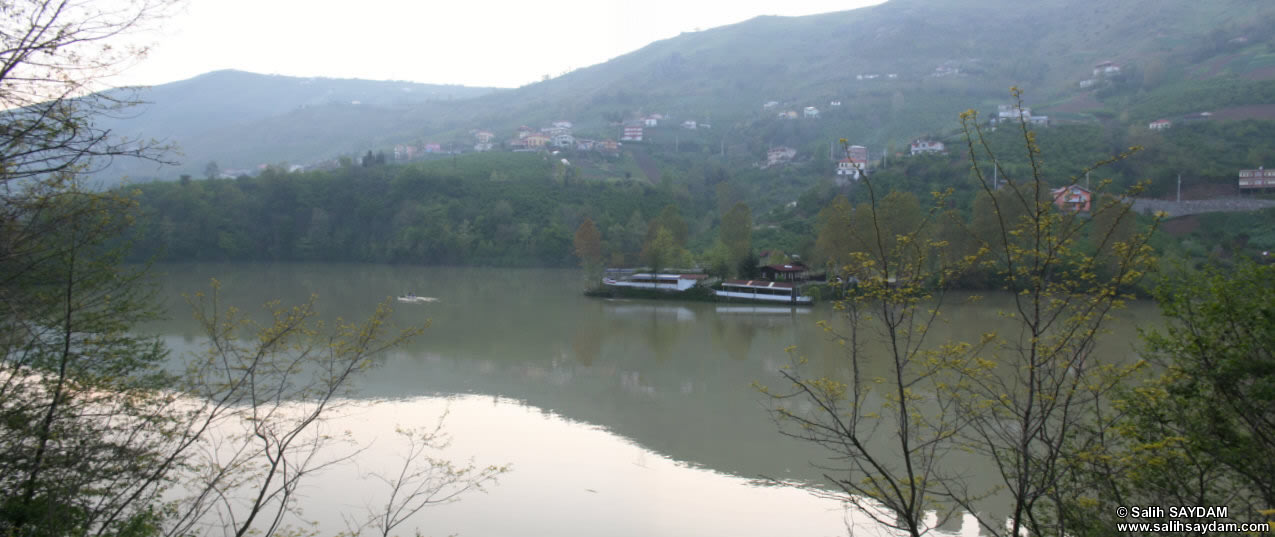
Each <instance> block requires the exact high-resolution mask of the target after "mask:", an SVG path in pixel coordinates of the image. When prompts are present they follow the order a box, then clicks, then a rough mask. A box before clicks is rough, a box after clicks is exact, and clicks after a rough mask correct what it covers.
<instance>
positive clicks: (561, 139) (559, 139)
mask: <svg viewBox="0 0 1275 537" xmlns="http://www.w3.org/2000/svg"><path fill="white" fill-rule="evenodd" d="M549 143H551V144H553V146H554V147H560V148H571V147H573V146H575V143H576V138H575V136H572V135H571V134H569V133H565V132H564V133H562V134H556V135H554V137H553V138H552V139H551V140H550V141H549Z"/></svg>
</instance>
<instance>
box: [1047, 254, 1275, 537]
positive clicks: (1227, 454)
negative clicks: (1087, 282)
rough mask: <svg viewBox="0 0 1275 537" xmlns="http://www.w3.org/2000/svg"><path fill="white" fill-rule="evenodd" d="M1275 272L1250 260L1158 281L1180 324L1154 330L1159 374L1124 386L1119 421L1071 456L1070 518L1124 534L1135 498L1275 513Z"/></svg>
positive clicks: (1085, 526) (1091, 531)
mask: <svg viewBox="0 0 1275 537" xmlns="http://www.w3.org/2000/svg"><path fill="white" fill-rule="evenodd" d="M1272 277H1275V266H1270V265H1267V266H1260V265H1256V264H1254V263H1251V262H1243V263H1241V264H1239V265H1238V266H1237V267H1235V268H1234V270H1223V269H1219V268H1208V269H1206V270H1205V271H1204V272H1203V273H1198V274H1191V273H1178V274H1175V275H1173V276H1171V277H1168V278H1166V279H1165V280H1164V281H1163V282H1162V283H1161V285H1160V286H1159V287H1157V289H1156V299H1157V301H1158V302H1159V303H1160V307H1161V310H1162V311H1163V313H1164V315H1165V317H1167V318H1168V319H1169V324H1168V325H1167V326H1166V327H1165V328H1164V329H1161V330H1153V331H1150V332H1148V333H1146V334H1145V335H1144V338H1145V340H1146V352H1145V353H1144V355H1145V356H1146V357H1147V359H1148V360H1149V361H1151V362H1152V363H1154V364H1155V365H1156V366H1158V368H1157V369H1158V373H1156V374H1155V375H1153V376H1151V377H1150V378H1149V379H1147V380H1146V381H1145V382H1143V383H1141V384H1136V385H1132V386H1129V387H1127V388H1125V389H1124V390H1122V391H1121V393H1120V394H1119V395H1118V397H1117V398H1116V400H1117V401H1116V403H1115V404H1114V405H1113V406H1114V408H1115V410H1117V411H1118V412H1119V414H1118V416H1119V419H1118V420H1117V422H1116V426H1115V427H1113V428H1111V429H1109V430H1107V431H1095V432H1094V434H1099V433H1102V435H1101V436H1099V437H1098V438H1099V439H1100V440H1101V441H1100V442H1095V443H1093V444H1089V445H1087V446H1084V447H1085V448H1087V449H1085V450H1083V451H1081V453H1080V455H1079V456H1076V457H1073V459H1072V460H1071V463H1072V465H1071V470H1072V471H1071V472H1069V473H1068V474H1067V476H1066V477H1067V478H1068V480H1067V484H1069V485H1072V486H1074V487H1075V491H1076V492H1075V493H1074V494H1073V498H1072V501H1070V502H1068V503H1067V504H1066V510H1065V511H1064V512H1063V516H1064V517H1065V518H1066V520H1067V521H1068V523H1069V525H1070V526H1071V527H1074V528H1076V530H1077V531H1078V532H1081V533H1085V534H1087V535H1114V534H1115V528H1116V523H1118V522H1123V521H1124V519H1122V518H1121V517H1118V516H1116V515H1115V513H1116V508H1117V507H1120V506H1130V505H1162V504H1167V505H1202V506H1208V505H1224V506H1227V507H1229V513H1228V515H1229V517H1228V518H1229V520H1230V521H1233V522H1252V521H1261V520H1269V519H1270V515H1272V514H1275V513H1272V512H1271V511H1270V509H1271V506H1275V482H1272V479H1271V476H1272V475H1275V287H1273V286H1271V285H1270V282H1271V278H1272ZM1167 518H1168V517H1166V520H1164V521H1167Z"/></svg>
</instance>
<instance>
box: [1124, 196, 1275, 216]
mask: <svg viewBox="0 0 1275 537" xmlns="http://www.w3.org/2000/svg"><path fill="white" fill-rule="evenodd" d="M1271 207H1275V200H1264V199H1253V198H1240V197H1227V198H1214V199H1207V200H1182V201H1168V200H1153V199H1144V198H1135V199H1134V200H1133V210H1134V211H1137V212H1139V213H1156V212H1160V211H1164V212H1165V213H1167V214H1168V216H1169V218H1174V217H1178V216H1187V215H1190V214H1200V213H1233V212H1242V211H1256V210H1260V209H1268V208H1271Z"/></svg>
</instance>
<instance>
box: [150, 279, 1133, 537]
mask: <svg viewBox="0 0 1275 537" xmlns="http://www.w3.org/2000/svg"><path fill="white" fill-rule="evenodd" d="M160 270H161V271H164V272H166V276H165V277H163V278H162V279H161V280H160V281H161V285H162V289H161V292H162V293H163V295H165V296H168V297H174V298H173V300H170V308H171V309H170V311H171V316H172V319H171V320H169V321H165V322H162V323H156V324H154V325H152V326H150V327H148V329H149V330H151V331H154V332H155V333H158V334H161V335H162V336H163V337H164V339H165V340H166V341H167V342H168V343H169V344H170V346H171V347H173V348H174V349H177V350H178V351H181V350H191V349H194V348H197V347H198V345H199V344H200V342H201V341H202V336H201V335H200V332H199V330H198V328H197V327H196V326H195V325H194V323H193V322H192V321H191V320H190V315H189V314H188V313H187V310H186V309H185V308H184V306H182V303H181V300H180V298H176V297H179V296H180V295H181V294H182V293H192V292H195V291H198V290H200V289H202V288H205V287H206V285H207V281H208V278H210V277H214V276H215V277H217V278H218V279H219V280H221V282H222V289H223V295H224V298H225V299H226V301H227V302H228V303H230V304H231V305H235V306H238V307H240V308H243V309H245V310H251V309H252V308H253V307H255V305H257V304H259V303H261V302H263V301H265V300H266V299H268V298H279V299H282V300H284V301H285V302H297V301H301V300H305V299H306V298H307V297H308V296H309V295H310V294H311V293H314V294H317V295H318V298H319V306H320V308H319V309H320V311H321V312H323V314H324V315H326V316H329V317H337V316H341V317H345V318H347V319H349V318H359V317H366V316H367V315H368V314H370V313H371V311H372V310H373V308H375V305H376V304H377V303H378V302H380V301H382V300H384V299H386V298H387V297H393V296H398V295H402V294H404V293H407V292H409V291H410V292H414V293H416V294H418V295H422V296H430V297H437V298H438V301H437V302H432V303H419V304H408V303H396V304H394V306H395V316H394V319H395V321H396V322H397V323H399V324H402V325H410V324H419V323H423V322H426V321H427V320H429V321H430V322H431V325H430V328H429V329H427V330H426V332H425V334H424V335H423V336H421V337H419V338H418V339H416V340H414V341H413V342H411V343H410V344H408V345H406V346H404V347H402V348H399V349H396V350H395V351H393V352H391V353H389V354H388V355H387V356H385V361H384V364H383V366H382V367H380V368H378V369H375V370H373V371H371V372H370V373H369V374H368V375H367V377H366V378H364V379H363V380H362V381H361V383H360V384H359V386H358V390H359V394H360V395H361V396H362V397H366V398H368V399H369V400H390V401H392V402H393V403H392V404H390V405H389V406H388V407H386V408H388V410H377V411H369V415H368V416H367V417H366V418H365V419H364V420H363V421H365V422H376V423H389V422H391V421H397V422H398V423H401V424H403V425H406V426H419V425H425V424H428V423H431V422H432V421H431V420H433V419H434V418H435V417H436V416H437V414H436V413H435V412H434V410H435V408H434V407H435V406H436V405H437V404H441V403H438V401H442V400H443V399H440V398H439V397H440V396H449V395H454V394H468V395H472V396H477V397H462V398H460V399H456V400H455V401H461V402H463V403H460V404H462V406H464V408H465V409H467V410H466V411H465V412H456V411H455V410H457V409H455V408H454V412H453V418H452V419H451V420H450V423H451V427H452V432H453V433H454V434H455V436H456V439H457V447H456V450H457V453H472V454H474V455H475V456H479V455H492V457H490V458H488V457H479V458H480V459H481V460H489V461H493V462H513V463H515V471H514V473H513V474H510V476H509V477H508V478H507V479H504V480H502V481H503V483H502V485H501V486H500V487H498V488H496V489H494V490H493V492H492V494H491V495H489V496H486V497H484V499H481V500H469V499H467V500H466V501H464V502H461V503H460V504H457V505H455V506H447V507H445V508H444V509H443V510H440V513H443V512H445V513H457V514H455V515H446V516H447V517H452V518H448V519H447V520H453V521H455V523H456V525H452V526H438V527H437V531H433V532H426V533H437V534H446V533H449V532H454V531H459V532H462V533H463V534H464V535H466V536H470V535H507V534H509V533H511V531H510V528H509V527H497V525H491V524H495V522H494V519H499V518H501V517H491V516H482V515H481V513H483V512H484V511H483V509H487V510H488V511H487V512H490V513H494V512H501V513H504V514H506V515H508V517H510V518H511V519H515V520H517V519H519V517H531V519H534V520H538V521H539V522H534V523H533V522H527V524H529V526H528V528H529V529H526V530H522V529H518V530H517V531H515V533H523V534H560V535H571V534H573V533H575V532H576V530H579V531H578V532H579V533H581V534H589V535H592V534H595V533H597V531H596V530H597V529H599V528H607V530H606V533H607V534H614V533H617V531H613V530H615V529H617V528H624V527H631V528H635V530H634V531H633V532H632V533H631V534H633V535H663V534H693V535H715V534H720V535H761V534H791V533H793V531H791V530H792V527H791V526H790V525H788V526H785V525H783V524H782V523H781V524H779V525H776V526H774V527H773V528H772V526H770V525H769V524H770V523H771V522H770V521H768V520H765V519H766V518H767V517H773V518H775V519H776V520H778V521H781V522H782V521H792V520H801V521H802V525H803V531H799V532H797V533H800V534H803V535H834V534H841V535H844V534H845V527H844V521H843V515H842V513H841V509H840V507H839V506H837V505H835V504H833V505H830V504H828V503H827V502H820V501H817V500H814V499H812V498H810V497H809V496H808V495H806V494H804V493H801V492H799V491H792V490H784V489H766V490H767V492H765V493H761V492H756V490H755V487H750V486H748V485H747V483H748V481H749V480H751V479H754V478H757V477H758V476H763V475H764V476H771V477H776V478H780V479H786V480H796V481H819V480H820V478H821V475H820V471H818V470H817V469H815V468H814V467H813V466H812V465H811V463H810V461H822V459H823V458H824V454H823V453H822V452H820V451H818V450H815V449H814V448H812V447H811V446H809V445H806V444H802V443H799V442H797V441H795V440H791V439H788V438H785V437H782V436H780V435H778V434H777V433H776V428H775V425H774V424H773V423H772V422H771V421H770V419H769V416H768V415H767V414H766V412H765V410H764V407H763V404H764V402H765V400H764V398H763V397H762V396H761V395H760V394H758V393H757V392H756V391H755V390H754V389H752V387H751V386H752V384H753V383H754V382H760V383H763V384H774V383H776V382H778V381H779V379H780V377H779V375H778V371H779V369H780V368H781V367H784V366H786V365H788V364H789V363H790V359H789V356H788V355H787V354H786V353H785V348H787V347H789V346H796V347H797V349H798V352H799V353H800V354H801V355H803V356H806V357H807V358H809V359H810V364H809V367H812V368H814V369H813V370H812V371H813V372H815V373H819V374H827V375H840V374H843V373H844V369H845V367H846V364H845V362H844V360H842V359H841V358H842V356H843V354H842V352H843V348H842V347H841V346H840V345H838V344H837V342H836V338H835V337H834V336H832V335H830V334H828V333H825V332H824V331H823V330H821V329H820V328H818V327H816V326H815V321H817V320H819V319H830V318H833V317H834V315H835V314H834V312H833V311H832V310H831V309H830V308H828V307H827V306H826V305H817V306H815V307H814V308H786V307H775V306H749V305H739V304H713V303H679V302H649V301H607V300H596V299H590V298H586V297H583V296H581V295H580V294H579V281H580V280H579V278H578V275H577V274H576V273H574V272H572V271H559V270H535V269H526V270H501V269H459V268H441V269H440V268H421V267H402V266H399V267H395V266H369V265H346V264H291V265H273V264H234V265H213V264H199V265H179V266H165V267H160ZM954 298H955V300H953V301H949V303H950V304H951V306H950V307H948V308H947V315H946V316H945V319H944V321H942V322H940V323H937V324H936V325H935V326H933V327H931V331H930V334H929V336H928V337H931V338H934V341H936V342H937V341H942V340H943V339H946V338H960V337H961V336H962V335H963V334H980V333H982V332H986V331H990V330H992V329H994V328H997V327H998V325H999V323H1001V322H1003V319H1001V318H1000V317H999V315H998V313H997V310H998V309H1003V308H1006V307H1007V306H1008V302H1007V301H1006V298H1007V297H996V296H993V297H989V298H988V299H986V300H983V301H982V302H981V303H978V304H973V303H967V302H965V301H962V300H959V299H960V297H954ZM1149 311H1150V306H1149V305H1141V304H1138V305H1134V307H1133V308H1131V310H1130V311H1129V312H1127V313H1126V314H1125V315H1126V317H1131V318H1132V317H1137V316H1145V315H1148V312H1149ZM834 324H835V323H834ZM1112 329H1113V332H1114V333H1113V334H1112V335H1111V336H1110V337H1109V338H1108V339H1107V340H1106V343H1104V345H1103V346H1102V347H1101V349H1100V350H1101V351H1102V352H1105V353H1107V354H1109V355H1110V356H1111V357H1112V359H1117V360H1119V359H1124V357H1125V356H1127V355H1128V354H1129V352H1130V348H1131V347H1130V346H1131V341H1132V340H1133V337H1134V335H1135V332H1134V329H1133V325H1132V324H1131V323H1127V322H1126V323H1121V324H1117V325H1113V327H1112ZM963 339H968V337H965V338H963ZM879 365H880V367H881V368H882V369H881V371H880V373H884V371H885V370H884V367H885V364H879ZM870 367H871V366H870ZM876 373H877V372H872V371H869V374H876ZM475 401H481V402H482V404H478V403H475ZM453 404H457V403H455V402H454V403H453ZM414 405H415V406H414ZM471 407H472V408H471ZM360 425H361V422H360V423H353V424H351V427H358V426H360ZM370 434H373V435H375V433H370ZM462 439H464V440H462ZM462 446H464V447H462ZM466 449H470V450H472V451H466ZM678 461H680V462H678ZM653 467H655V468H658V469H659V470H660V471H659V472H654V476H653V475H648V474H650V473H652V472H651V469H652V468H653ZM953 468H954V469H956V470H961V471H969V472H970V473H971V474H973V475H974V476H975V477H978V478H981V479H982V480H990V479H991V473H990V471H988V469H986V468H983V470H979V469H978V468H979V466H978V465H976V464H975V463H972V462H969V461H961V462H960V463H959V464H955V465H954V466H953ZM684 474H685V475H684ZM735 476H740V477H735ZM989 482H990V481H989ZM537 490H539V491H540V492H537ZM589 490H592V491H595V492H589ZM554 498H557V499H558V500H557V501H556V502H555V501H553V499H554ZM496 499H498V500H499V501H497V500H496ZM315 501H326V500H315ZM493 502H494V503H493ZM762 504H764V505H762ZM781 507H782V508H781ZM471 509H472V510H471ZM564 512H569V513H571V514H572V516H574V517H577V518H570V519H568V518H563V517H565V516H566V515H562V516H558V514H561V513H564ZM754 515H756V516H754ZM440 516H442V515H440ZM536 517H540V518H536ZM555 517H557V518H555ZM807 518H808V519H809V520H811V521H822V522H811V525H810V526H809V528H811V531H804V526H805V524H806V522H805V521H806V520H807ZM431 519H432V518H431ZM696 519H704V520H708V521H712V523H711V524H696V523H695V522H694V520H696ZM732 520H738V521H739V522H732ZM572 521H574V522H572ZM537 524H540V526H537ZM558 524H561V525H558ZM489 525H490V526H489ZM958 526H961V524H958ZM964 526H968V524H966V525H964ZM517 527H518V528H521V526H517ZM502 528H503V529H502ZM530 528H536V529H534V530H533V529H530ZM728 528H731V529H734V530H737V531H733V532H732V531H728ZM762 528H772V529H775V531H770V532H767V531H763V529H762ZM945 529H948V530H950V531H952V532H956V531H963V530H960V529H959V527H952V523H951V522H949V524H948V525H946V526H945ZM618 533H619V534H627V533H625V532H622V531H621V532H618Z"/></svg>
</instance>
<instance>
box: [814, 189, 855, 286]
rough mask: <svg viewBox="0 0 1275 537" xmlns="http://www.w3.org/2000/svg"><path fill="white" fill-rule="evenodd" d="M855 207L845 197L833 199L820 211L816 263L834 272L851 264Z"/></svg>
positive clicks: (816, 240)
mask: <svg viewBox="0 0 1275 537" xmlns="http://www.w3.org/2000/svg"><path fill="white" fill-rule="evenodd" d="M852 213H853V207H851V206H850V202H849V201H848V200H846V198H845V196H837V197H836V198H833V200H832V203H830V204H828V206H826V207H824V208H823V209H822V210H820V211H819V218H818V222H819V236H818V238H816V239H815V260H816V263H818V264H821V265H824V266H825V268H828V269H830V270H832V271H833V272H840V269H841V267H844V266H846V265H848V264H849V263H850V253H851V252H853V251H855V248H854V246H853V243H852V233H853V230H852V225H853V224H852V223H851V215H852Z"/></svg>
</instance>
